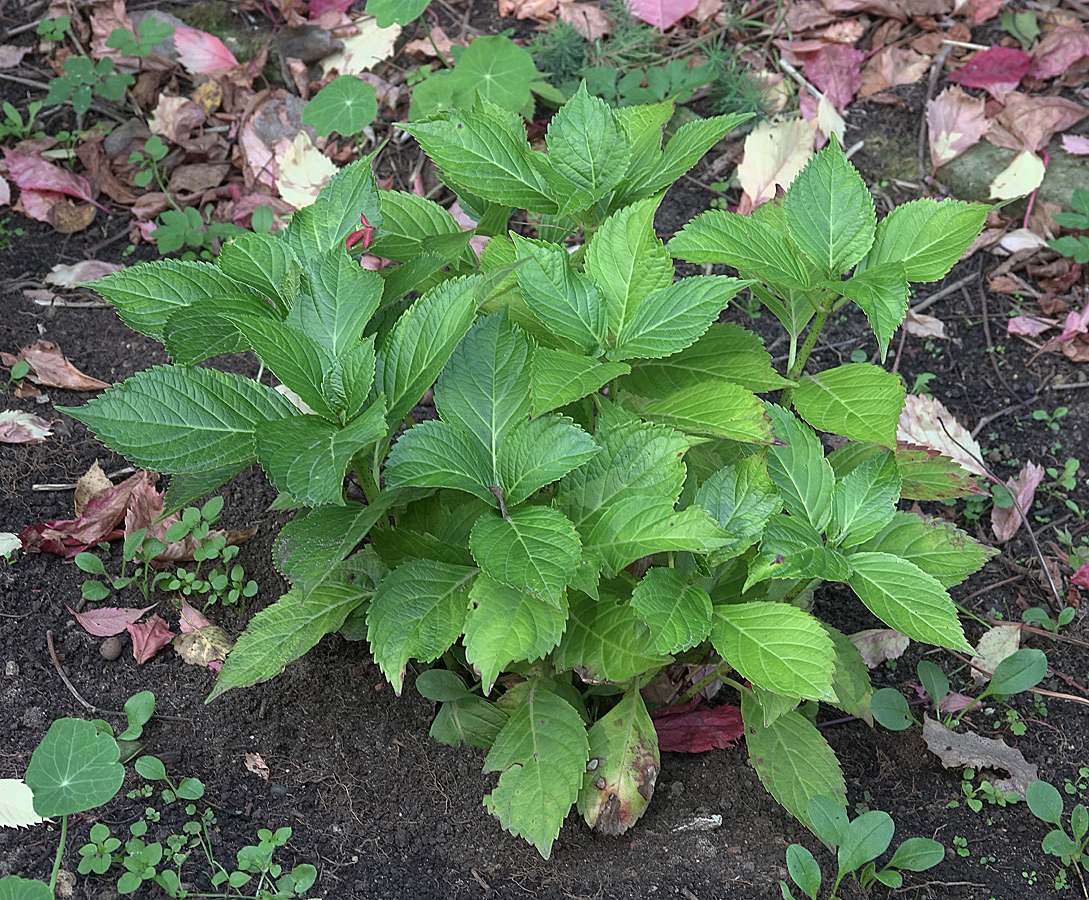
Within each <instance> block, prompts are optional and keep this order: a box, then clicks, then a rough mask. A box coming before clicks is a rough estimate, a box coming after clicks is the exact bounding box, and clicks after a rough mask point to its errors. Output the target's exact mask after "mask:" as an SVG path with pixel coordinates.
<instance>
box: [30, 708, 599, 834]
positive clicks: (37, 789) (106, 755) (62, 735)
mask: <svg viewBox="0 0 1089 900" xmlns="http://www.w3.org/2000/svg"><path fill="white" fill-rule="evenodd" d="M119 755H120V754H119V751H118V749H117V741H115V740H114V739H113V736H112V735H109V734H104V733H102V732H100V731H99V730H98V729H97V728H96V727H95V725H94V723H93V722H87V721H84V720H83V719H57V720H55V721H54V722H53V723H52V724H51V725H50V726H49V730H48V731H46V733H45V736H44V737H43V738H42V740H41V743H39V744H38V746H37V748H36V749H35V750H34V753H33V755H31V757H30V764H29V765H28V766H27V769H26V783H27V786H28V787H29V788H30V790H31V791H33V793H34V812H36V813H37V814H38V815H39V816H43V817H45V818H50V817H52V816H68V815H72V814H73V813H80V812H85V811H86V810H88V809H94V808H95V807H96V806H104V805H105V804H106V803H108V802H109V801H110V800H112V799H113V798H114V796H115V795H116V794H117V792H118V791H119V790H120V789H121V783H122V781H124V779H125V767H124V766H122V765H121V764H120V763H119V762H118V761H117V759H118V756H119ZM580 777H581V773H580Z"/></svg>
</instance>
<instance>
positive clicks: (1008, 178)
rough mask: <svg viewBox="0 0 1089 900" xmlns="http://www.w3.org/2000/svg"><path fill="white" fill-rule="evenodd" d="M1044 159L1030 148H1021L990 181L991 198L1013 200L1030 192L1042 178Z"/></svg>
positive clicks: (1038, 184) (1037, 185)
mask: <svg viewBox="0 0 1089 900" xmlns="http://www.w3.org/2000/svg"><path fill="white" fill-rule="evenodd" d="M1044 172H1045V169H1044V161H1043V160H1042V159H1040V157H1038V156H1037V155H1036V154H1035V153H1033V152H1032V151H1031V150H1022V151H1021V152H1020V153H1018V154H1017V155H1016V156H1015V157H1014V158H1013V161H1012V162H1011V163H1010V164H1009V165H1008V166H1006V168H1005V169H1003V170H1002V171H1001V172H999V173H998V176H997V177H996V178H995V180H994V181H992V182H991V193H990V197H989V199H991V200H1014V199H1016V198H1017V197H1025V196H1027V195H1028V194H1031V193H1032V192H1033V191H1034V190H1036V188H1038V187H1039V186H1040V184H1041V183H1042V182H1043V180H1044Z"/></svg>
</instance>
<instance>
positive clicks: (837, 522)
mask: <svg viewBox="0 0 1089 900" xmlns="http://www.w3.org/2000/svg"><path fill="white" fill-rule="evenodd" d="M899 499H900V470H899V469H898V468H897V466H896V458H895V456H893V454H892V453H890V452H886V453H882V454H881V455H880V456H878V457H875V458H874V459H868V460H866V461H865V462H864V463H862V464H861V465H860V466H857V467H856V468H855V469H854V470H852V471H851V472H850V473H848V475H847V476H846V477H845V478H844V479H843V480H842V481H840V482H838V483H837V484H836V487H835V490H834V492H833V495H832V521H831V523H830V525H829V531H830V533H832V534H835V535H836V540H837V542H838V544H839V545H840V546H843V547H853V546H855V545H857V544H861V543H864V542H865V541H867V540H869V539H870V538H872V537H873V536H874V535H875V534H877V533H878V532H879V531H880V530H881V529H882V528H884V527H885V525H887V524H888V523H889V521H890V520H891V519H892V515H893V512H895V510H896V501H897V500H899Z"/></svg>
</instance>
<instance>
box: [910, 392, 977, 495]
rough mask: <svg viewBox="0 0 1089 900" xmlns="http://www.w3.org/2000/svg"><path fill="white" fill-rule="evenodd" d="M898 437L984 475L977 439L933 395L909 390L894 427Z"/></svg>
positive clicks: (970, 470)
mask: <svg viewBox="0 0 1089 900" xmlns="http://www.w3.org/2000/svg"><path fill="white" fill-rule="evenodd" d="M896 438H897V440H900V441H904V442H906V443H909V444H914V445H915V446H917V447H929V448H930V449H931V450H937V451H938V453H940V454H941V455H942V456H948V457H949V458H950V459H951V460H953V461H954V462H957V463H960V464H961V465H962V466H963V467H964V468H965V469H967V470H968V471H969V472H973V473H975V474H976V475H979V476H981V477H983V478H986V477H987V470H986V469H985V468H984V466H983V463H981V462H980V458H981V457H982V456H983V451H982V450H980V448H979V443H978V442H977V441H976V439H975V438H974V437H972V435H971V434H969V433H968V429H966V428H965V427H964V426H963V425H961V423H960V422H958V421H957V419H956V417H955V416H954V415H953V414H952V413H951V412H949V410H948V409H946V408H945V406H944V405H943V404H942V402H941V401H940V400H938V399H937V398H936V397H928V396H926V395H925V394H908V395H907V397H906V398H905V399H904V408H903V410H902V411H901V413H900V421H899V423H898V424H897V427H896Z"/></svg>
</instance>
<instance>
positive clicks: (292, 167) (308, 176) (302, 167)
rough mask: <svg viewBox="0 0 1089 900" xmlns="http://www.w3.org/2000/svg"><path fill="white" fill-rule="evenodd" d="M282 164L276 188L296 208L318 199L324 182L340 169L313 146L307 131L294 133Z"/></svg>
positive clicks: (280, 162)
mask: <svg viewBox="0 0 1089 900" xmlns="http://www.w3.org/2000/svg"><path fill="white" fill-rule="evenodd" d="M279 164H280V180H279V182H278V183H277V188H278V189H279V191H280V196H281V197H283V198H284V200H286V201H287V202H288V203H290V204H291V205H292V206H294V207H295V208H296V209H302V208H303V207H304V206H309V205H310V204H311V203H313V202H314V201H315V200H317V199H318V194H319V193H321V189H322V187H324V185H325V182H327V181H328V180H329V179H330V178H331V177H332V176H333V175H334V173H335V172H336V171H337V167H336V165H335V164H334V163H333V161H332V160H331V159H329V158H328V157H327V156H325V155H324V154H323V153H322V152H321V151H320V150H319V149H318V148H317V147H315V146H314V143H313V141H311V140H310V135H308V134H307V133H306V132H305V131H300V132H299V133H298V134H296V135H295V137H294V138H293V139H292V141H291V144H290V145H289V146H288V148H287V152H285V153H284V155H283V156H282V157H280V159H279Z"/></svg>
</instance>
